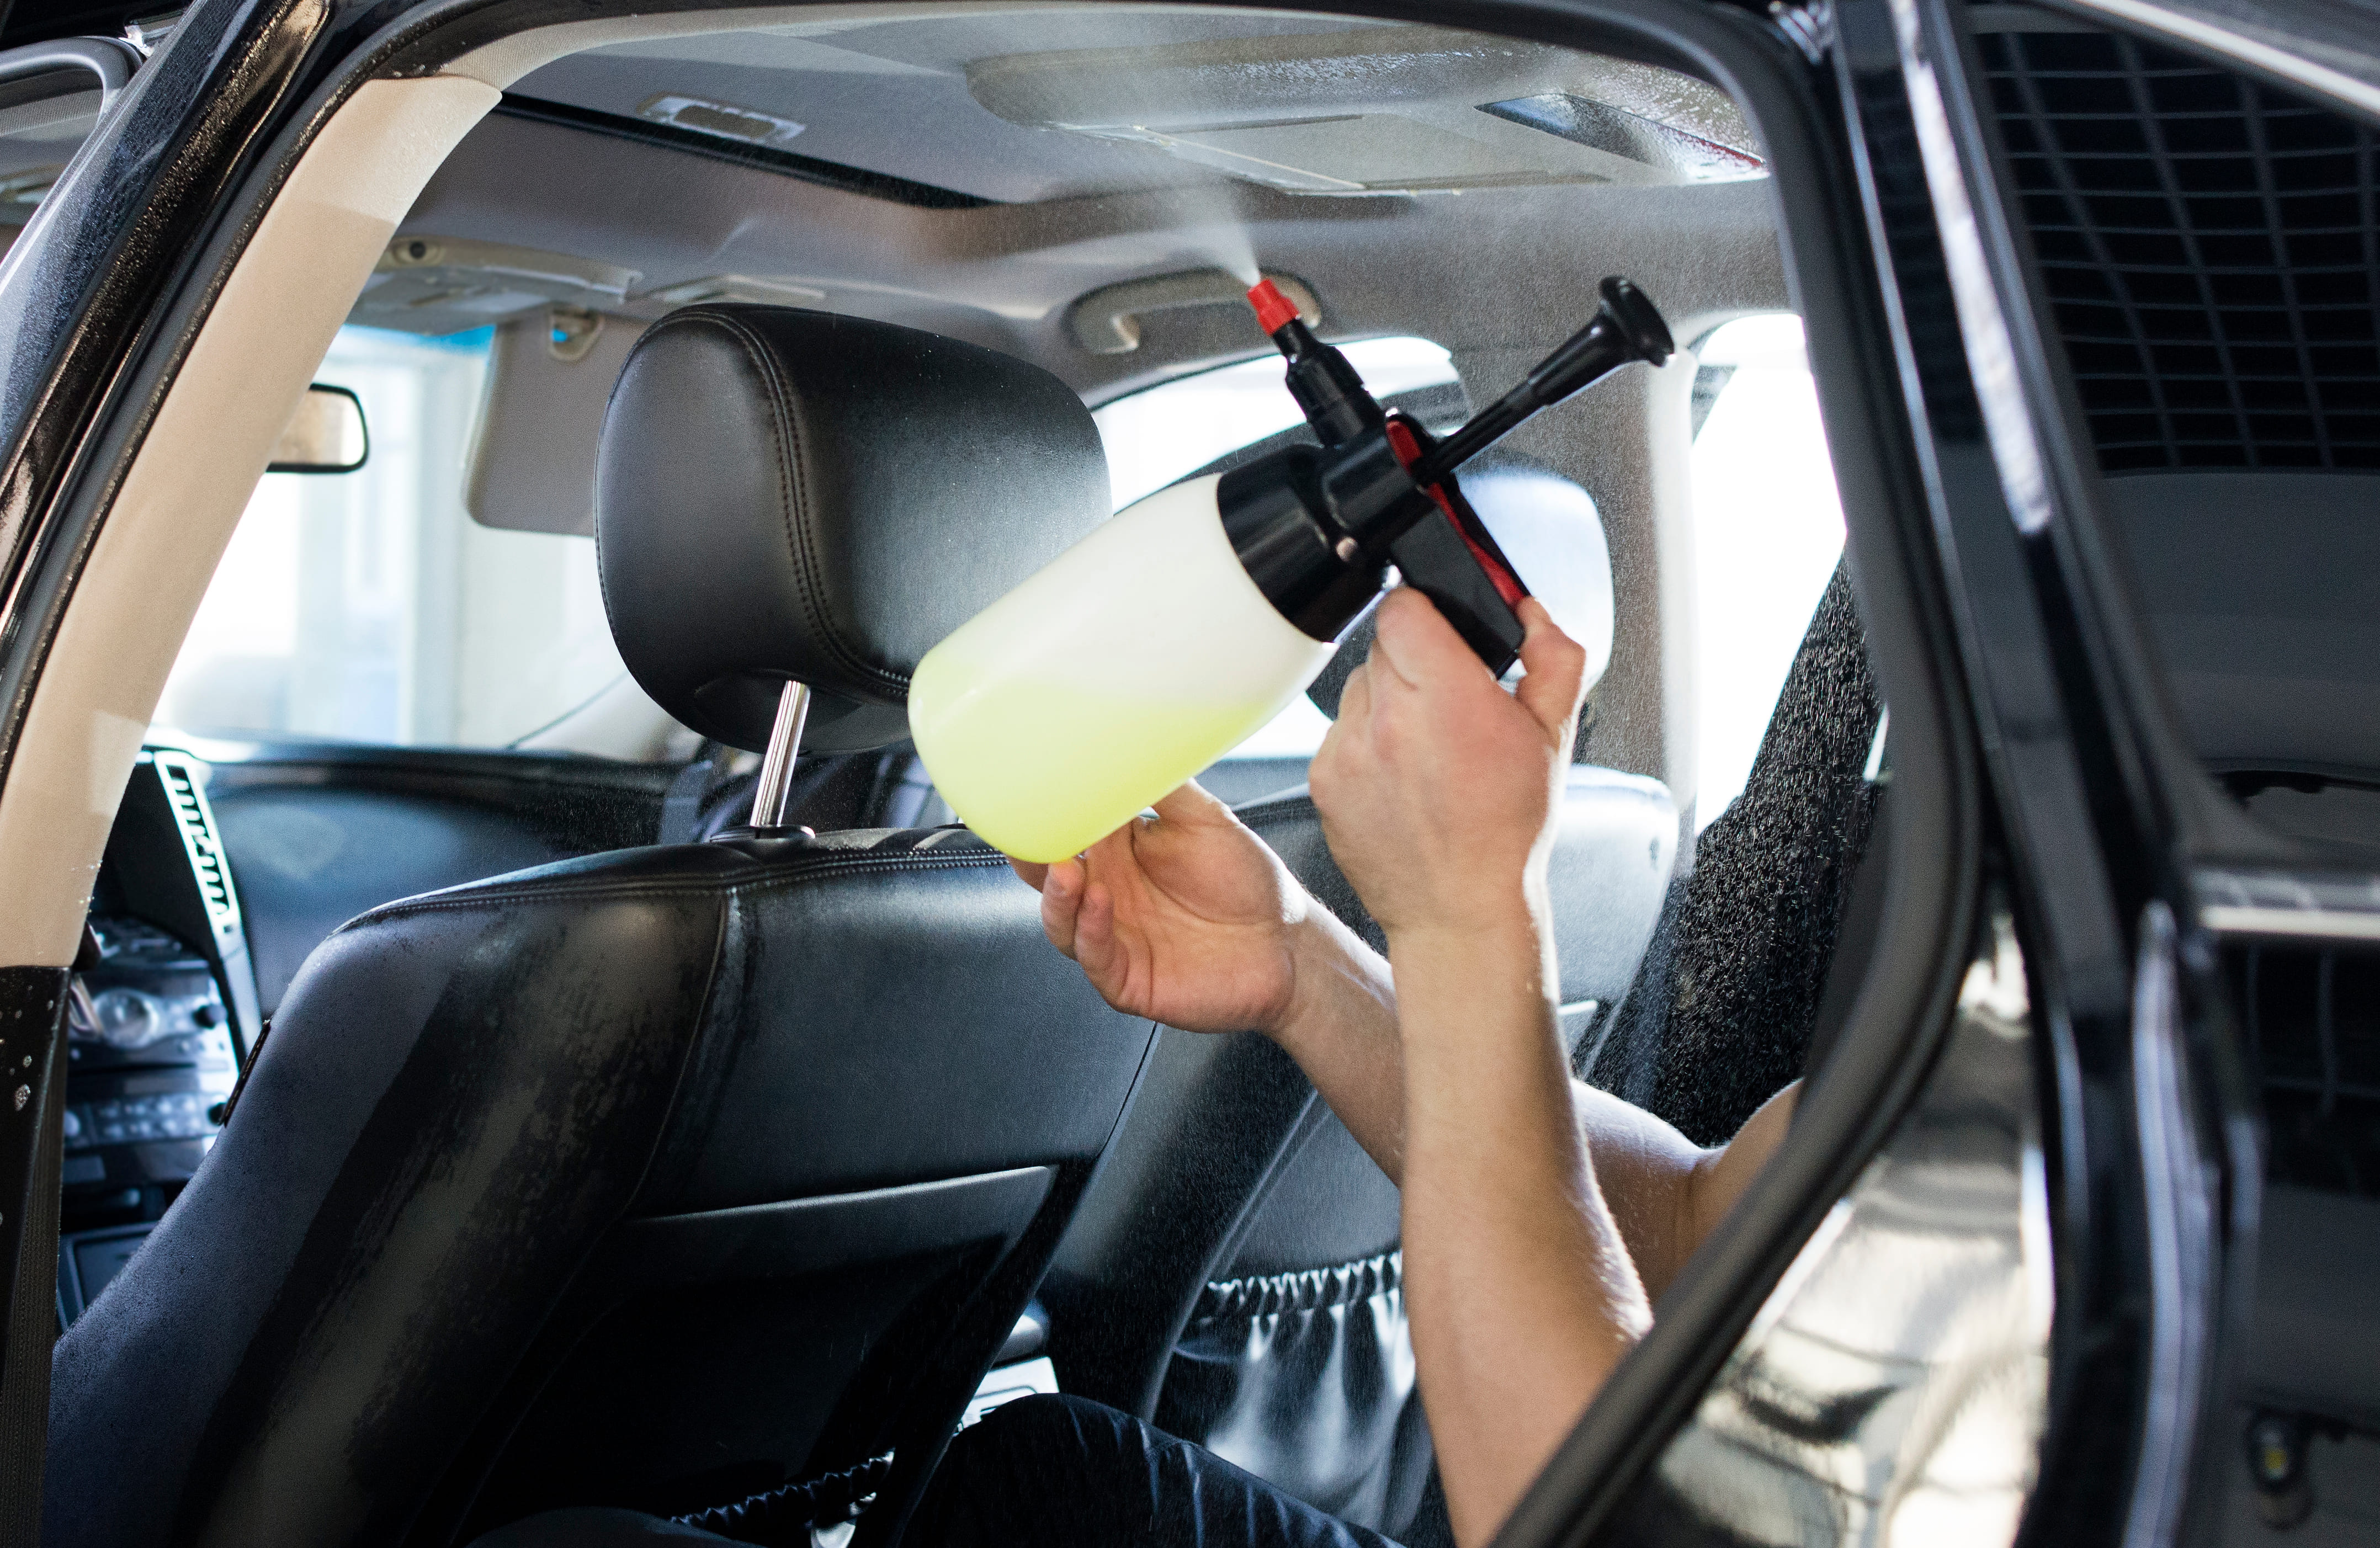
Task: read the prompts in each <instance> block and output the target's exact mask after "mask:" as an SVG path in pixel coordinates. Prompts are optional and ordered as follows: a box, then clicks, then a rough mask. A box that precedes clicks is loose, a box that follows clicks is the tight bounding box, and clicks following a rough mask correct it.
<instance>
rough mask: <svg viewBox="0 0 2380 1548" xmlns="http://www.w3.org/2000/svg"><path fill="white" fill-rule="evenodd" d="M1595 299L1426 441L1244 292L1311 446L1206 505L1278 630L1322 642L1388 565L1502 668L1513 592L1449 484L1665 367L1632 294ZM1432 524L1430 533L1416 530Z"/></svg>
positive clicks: (1624, 291)
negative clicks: (1549, 343) (1557, 420)
mask: <svg viewBox="0 0 2380 1548" xmlns="http://www.w3.org/2000/svg"><path fill="white" fill-rule="evenodd" d="M1601 288H1602V296H1603V304H1602V306H1601V307H1600V308H1597V312H1596V314H1595V316H1594V317H1593V318H1592V319H1591V320H1589V321H1588V322H1587V324H1586V326H1585V327H1584V328H1582V329H1580V330H1579V331H1578V332H1577V333H1574V334H1573V335H1572V336H1571V337H1570V338H1569V339H1568V340H1567V341H1566V342H1564V343H1563V345H1561V347H1560V348H1559V349H1556V350H1555V351H1554V352H1553V353H1552V354H1551V355H1549V356H1548V357H1546V358H1545V359H1544V360H1543V361H1542V362H1540V363H1539V364H1538V366H1537V367H1536V369H1534V370H1532V371H1530V372H1529V374H1528V375H1527V376H1526V377H1524V379H1523V380H1522V381H1521V383H1520V384H1519V385H1518V386H1516V387H1514V388H1513V389H1512V391H1511V392H1509V393H1505V394H1504V395H1503V396H1502V397H1500V398H1499V399H1497V400H1496V401H1495V402H1494V403H1492V404H1490V405H1488V407H1487V408H1485V409H1483V410H1481V411H1480V412H1479V413H1478V414H1476V415H1475V416H1473V417H1471V418H1470V419H1469V420H1468V421H1466V422H1465V423H1464V424H1463V427H1462V428H1461V429H1457V430H1455V431H1453V432H1452V433H1451V434H1450V435H1448V436H1447V437H1446V439H1445V440H1443V441H1439V440H1438V439H1436V438H1435V437H1433V436H1432V435H1431V434H1430V432H1429V431H1428V429H1427V428H1425V427H1424V426H1423V425H1422V424H1421V423H1420V422H1419V421H1417V420H1415V419H1413V418H1412V417H1409V416H1407V415H1404V414H1403V413H1400V412H1396V411H1393V410H1385V409H1383V408H1382V407H1381V406H1380V405H1379V403H1378V400H1376V399H1375V398H1374V397H1373V396H1372V394H1371V393H1370V391H1369V390H1368V389H1366V387H1365V385H1364V380H1363V377H1362V376H1361V375H1360V374H1359V373H1357V371H1356V370H1355V369H1354V366H1353V365H1351V364H1350V363H1349V362H1348V360H1347V357H1345V356H1344V355H1342V354H1341V353H1340V352H1339V351H1338V350H1336V349H1333V348H1332V347H1330V345H1327V344H1324V343H1323V342H1322V341H1321V340H1320V339H1319V338H1318V337H1317V336H1316V335H1315V333H1314V331H1313V330H1312V329H1311V328H1309V327H1307V326H1306V324H1305V320H1304V319H1302V318H1300V317H1299V316H1298V314H1297V308H1296V307H1295V306H1294V305H1293V304H1292V303H1291V302H1290V300H1289V298H1288V297H1287V296H1283V295H1282V294H1281V291H1280V290H1279V289H1278V288H1277V287H1275V285H1274V284H1273V283H1272V282H1271V281H1270V280H1260V281H1258V282H1257V285H1256V286H1255V288H1253V289H1251V290H1250V291H1249V292H1248V304H1249V305H1250V306H1252V307H1254V308H1256V314H1257V323H1258V325H1259V326H1261V327H1262V328H1263V329H1264V331H1265V332H1266V333H1268V334H1269V335H1270V337H1271V338H1272V341H1273V344H1274V345H1275V346H1276V347H1278V348H1279V349H1280V350H1281V354H1282V356H1283V357H1286V359H1287V360H1288V386H1289V391H1290V394H1291V395H1292V396H1293V397H1294V398H1295V399H1296V400H1297V404H1298V406H1299V407H1300V408H1302V409H1303V410H1305V417H1306V422H1307V423H1308V424H1310V425H1312V426H1313V428H1314V433H1315V438H1316V439H1317V440H1318V441H1320V442H1321V443H1322V444H1321V449H1320V450H1319V451H1317V450H1316V449H1315V448H1312V447H1291V448H1289V449H1288V450H1286V451H1284V452H1281V453H1278V454H1274V455H1273V456H1270V457H1267V458H1265V459H1263V460H1261V461H1259V462H1257V463H1253V464H1251V465H1249V466H1246V467H1244V468H1240V469H1238V470H1236V471H1235V472H1233V473H1229V474H1226V475H1224V477H1223V480H1222V483H1221V485H1220V488H1219V489H1218V490H1217V501H1218V503H1219V504H1220V507H1221V510H1222V516H1223V526H1224V529H1225V531H1226V532H1228V533H1230V534H1231V537H1232V540H1233V548H1234V549H1236V550H1238V551H1239V554H1240V557H1241V560H1242V562H1243V563H1244V564H1245V565H1246V566H1247V569H1248V574H1249V575H1250V577H1251V578H1252V579H1254V580H1255V581H1256V582H1257V586H1258V587H1259V588H1260V589H1262V590H1263V591H1264V592H1265V594H1266V595H1267V596H1268V597H1269V598H1270V599H1272V600H1273V602H1274V605H1275V606H1276V607H1279V608H1280V609H1281V613H1282V616H1284V617H1286V618H1288V619H1289V620H1290V622H1292V623H1295V624H1296V625H1297V626H1298V627H1299V628H1300V629H1302V630H1304V631H1305V633H1306V634H1308V635H1313V636H1315V637H1317V638H1320V639H1330V638H1333V637H1335V636H1336V635H1337V634H1338V631H1339V630H1340V629H1341V628H1343V627H1344V626H1345V624H1346V623H1347V622H1348V621H1349V620H1350V619H1352V618H1354V615H1355V614H1356V613H1357V612H1360V611H1362V610H1363V608H1364V607H1365V606H1366V604H1367V603H1368V602H1369V601H1370V600H1371V599H1372V598H1373V597H1374V596H1376V595H1378V592H1379V589H1380V587H1381V586H1382V585H1383V584H1384V582H1385V580H1386V573H1387V570H1388V568H1389V566H1390V565H1394V566H1395V567H1396V568H1397V569H1398V570H1399V571H1400V572H1402V573H1403V576H1404V578H1405V580H1406V582H1407V583H1408V584H1410V585H1412V586H1413V587H1415V588H1416V589H1418V590H1419V591H1421V592H1422V593H1423V594H1424V595H1425V596H1427V597H1428V598H1429V599H1430V600H1431V601H1432V602H1433V603H1435V604H1437V606H1438V609H1439V612H1440V613H1442V614H1444V615H1445V617H1446V620H1447V622H1448V623H1451V624H1452V625H1453V626H1454V628H1455V631H1456V632H1457V633H1458V634H1460V635H1462V636H1463V640H1464V642H1465V643H1466V644H1468V645H1469V646H1470V647H1471V648H1472V649H1473V651H1474V652H1475V653H1476V654H1477V655H1478V657H1479V658H1480V659H1481V660H1483V661H1485V662H1487V664H1488V669H1489V670H1490V671H1495V672H1498V673H1501V672H1502V671H1504V670H1505V669H1506V668H1507V667H1509V666H1511V665H1512V660H1513V659H1514V657H1515V656H1516V655H1517V654H1518V653H1519V651H1520V647H1521V635H1522V628H1521V622H1520V618H1519V615H1518V614H1517V613H1516V612H1515V611H1513V610H1514V609H1515V608H1517V607H1518V606H1519V605H1520V600H1521V599H1522V598H1524V597H1525V596H1527V595H1528V588H1527V587H1526V586H1525V585H1524V583H1523V581H1522V580H1521V577H1520V575H1519V574H1518V573H1517V572H1516V571H1515V570H1514V569H1513V567H1512V562H1511V561H1510V560H1508V559H1507V558H1505V556H1504V552H1503V550H1501V549H1500V548H1498V547H1497V545H1496V539H1495V538H1492V537H1490V536H1489V535H1488V528H1487V527H1486V526H1485V525H1483V524H1482V523H1481V522H1480V520H1479V517H1478V514H1477V513H1475V512H1474V511H1473V510H1472V508H1471V505H1470V502H1468V501H1466V500H1465V499H1464V498H1463V490H1462V489H1461V487H1460V485H1459V484H1458V483H1457V482H1456V480H1455V469H1456V468H1458V467H1460V466H1462V465H1463V463H1465V462H1467V461H1469V460H1470V459H1471V458H1473V457H1474V456H1476V455H1477V454H1479V453H1481V452H1483V451H1485V450H1487V449H1488V447H1489V446H1491V445H1493V444H1495V442H1497V441H1500V440H1501V439H1502V438H1503V437H1504V436H1506V435H1507V434H1509V433H1511V432H1512V430H1513V429H1516V428H1517V427H1518V426H1520V425H1521V424H1522V423H1523V422H1524V421H1525V420H1527V419H1528V418H1530V417H1532V416H1534V415H1536V413H1537V412H1539V411H1540V410H1542V409H1546V408H1550V407H1552V406H1553V405H1556V404H1559V403H1561V402H1562V401H1564V400H1565V399H1567V398H1569V397H1571V396H1572V395H1573V394H1574V393H1577V392H1579V391H1580V390H1581V389H1583V388H1585V387H1586V386H1588V385H1590V384H1591V383H1593V382H1595V381H1600V380H1601V379H1602V378H1603V377H1605V376H1608V375H1609V374H1610V373H1611V372H1612V371H1614V370H1617V369H1619V368H1620V367H1621V366H1624V365H1626V364H1628V363H1629V362H1630V361H1632V360H1643V361H1645V362H1646V363H1647V364H1650V365H1656V366H1658V365H1659V364H1661V363H1662V362H1663V361H1664V360H1667V359H1668V358H1669V357H1670V354H1671V353H1672V351H1673V350H1674V349H1675V348H1676V345H1674V344H1673V343H1672V342H1671V340H1670V330H1669V327H1668V325H1667V324H1666V323H1664V322H1663V321H1662V320H1661V314H1660V312H1659V310H1658V308H1655V307H1654V305H1653V303H1652V301H1651V300H1650V299H1649V298H1647V297H1646V296H1645V293H1644V292H1643V291H1642V290H1639V289H1638V288H1637V287H1636V286H1635V284H1633V283H1632V282H1630V281H1628V280H1625V279H1621V278H1620V277H1618V276H1617V275H1615V276H1613V277H1611V278H1609V279H1607V280H1605V281H1604V282H1603V284H1602V287H1601ZM1433 513H1435V514H1438V515H1439V516H1441V517H1443V518H1444V519H1443V520H1439V521H1430V520H1425V519H1424V518H1426V517H1427V516H1429V515H1431V514H1433ZM1301 528H1303V530H1301Z"/></svg>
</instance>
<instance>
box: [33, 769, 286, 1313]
mask: <svg viewBox="0 0 2380 1548" xmlns="http://www.w3.org/2000/svg"><path fill="white" fill-rule="evenodd" d="M75 968H76V972H75V975H74V981H73V986H72V989H71V992H70V995H69V998H68V1004H67V1105H66V1120H65V1131H66V1133H65V1139H66V1155H65V1162H64V1168H63V1170H62V1172H61V1174H60V1182H61V1185H62V1187H61V1193H60V1199H59V1236H58V1319H59V1323H60V1325H61V1326H64V1325H65V1324H69V1323H72V1322H73V1321H74V1320H75V1318H77V1317H79V1315H81V1313H82V1309H83V1308H84V1307H85V1306H87V1305H89V1304H90V1303H91V1299H92V1298H93V1297H94V1296H96V1295H98V1293H99V1291H100V1289H101V1288H103V1286H105V1285H106V1283H107V1281H108V1280H109V1279H111V1278H113V1277H114V1276H115V1273H116V1271H117V1270H119V1269H121V1268H122V1267H123V1266H124V1264H125V1262H126V1261H127V1260H128V1258H130V1256H131V1255H132V1252H133V1251H134V1249H136V1248H137V1247H139V1245H140V1240H141V1239H142V1238H143V1237H145V1236H147V1235H148V1233H149V1231H150V1229H151V1228H152V1226H154V1224H155V1223H156V1221H157V1219H158V1218H159V1216H161V1215H164V1211H165V1207H166V1206H167V1205H168V1204H170V1203H172V1202H173V1200H174V1197H175V1195H176V1194H177V1193H178V1192H180V1191H181V1188H182V1185H183V1184H184V1183H186V1182H188V1180H189V1179H190V1175H191V1174H192V1173H193V1172H194V1171H196V1170H197V1169H198V1165H199V1162H200V1159H201V1158H202V1157H204V1156H205V1155H206V1153H207V1148H208V1147H209V1146H210V1145H212V1143H214V1136H215V1134H216V1133H217V1132H218V1131H220V1129H221V1127H222V1117H223V1108H224V1104H225V1102H227V1101H228V1100H229V1098H230V1097H231V1094H232V1091H233V1087H234V1085H235V1084H236V1082H237V1080H238V1073H239V1069H240V1065H241V1063H242V1062H243V1060H244V1059H245V1058H246V1056H247V1054H248V1051H249V1049H250V1048H251V1047H253V1046H254V1045H255V1042H256V1039H257V1037H258V1035H259V1034H260V1033H261V1027H262V1021H263V1019H262V1017H261V1015H260V1014H259V1012H258V1010H257V998H256V980H255V975H254V974H253V972H251V970H250V968H249V954H248V944H247V936H246V932H245V929H244V928H243V926H242V924H241V917H240V910H239V898H238V894H237V889H236V888H235V885H234V883H233V880H232V874H231V866H230V864H229V862H228V860H227V859H226V857H225V854H224V852H223V845H222V842H221V838H220V834H219V831H218V829H217V828H216V826H215V820H214V814H213V811H212V808H211V807H210V806H209V805H208V804H207V797H206V788H205V771H204V768H203V767H202V766H200V764H198V763H197V761H196V760H195V759H192V758H190V757H189V756H187V755H185V754H182V753H179V752H176V751H175V750H172V749H169V748H162V747H152V748H145V749H143V750H142V752H141V754H140V760H139V762H138V763H137V764H135V766H134V768H133V771H132V780H131V782H130V785H129V786H128V789H127V791H126V792H125V798H124V804H123V805H122V807H121V808H119V810H118V812H117V815H116V820H115V828H114V830H113V831H112V832H111V834H110V835H109V838H108V843H107V852H106V856H105V858H104V860H103V862H102V863H101V866H100V874H99V877H98V880H97V883H96V885H95V886H94V888H93V889H92V895H91V919H90V927H89V930H88V932H87V933H86V936H85V938H84V941H83V948H82V952H81V954H80V956H79V958H78V959H77V961H76V964H75Z"/></svg>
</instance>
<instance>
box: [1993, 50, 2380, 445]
mask: <svg viewBox="0 0 2380 1548" xmlns="http://www.w3.org/2000/svg"><path fill="white" fill-rule="evenodd" d="M1977 42H1978V44H1979V45H1980V48H1981V52H1982V57H1983V62H1984V68H1985V77H1986V79H1987V80H1988V83H1989V88H1990V92H1991V101H1992V103H1993V107H1994V110H1995V112H1996V113H1997V115H1998V120H1999V126H2000V134H2001V139H2002V140H2003V142H2004V144H2005V146H2006V149H2007V151H2008V154H2009V159H2010V163H2011V165H2012V169H2013V171H2014V174H2015V180H2016V185H2017V192H2018V195H2019V197H2020V199H2021V200H2022V212H2023V218H2024V220H2025V222H2026V224H2028V225H2029V226H2030V228H2031V230H2032V234H2033V245H2034V251H2035V253H2036V254H2037V256H2038V257H2039V259H2040V262H2041V269H2042V280H2043V284H2044V286H2045V288H2046V290H2047V292H2048V296H2049V299H2050V302H2051V306H2052V310H2053V312H2054V315H2055V318H2056V321H2057V326H2058V332H2059V333H2061V334H2062V335H2063V336H2064V339H2065V344H2066V351H2067V357H2068V360H2069V363H2070V366H2071V368H2072V370H2073V375H2074V380H2075V385H2076V388H2077V390H2078V392H2079V393H2080V394H2081V397H2082V400H2083V412H2084V414H2085V415H2086V417H2088V419H2089V421H2090V427H2091V436H2092V440H2093V441H2094V442H2095V445H2096V446H2097V449H2098V454H2099V464H2100V466H2101V468H2102V470H2103V471H2106V472H2108V473H2123V472H2137V471H2143V470H2149V469H2165V468H2226V467H2229V468H2375V467H2380V325H2376V324H2380V215H2375V211H2374V132H2373V131H2372V130H2371V129H2369V128H2366V127H2362V126H2361V125H2359V124H2357V123H2355V122H2353V121H2351V120H2350V119H2348V118H2345V117H2342V116H2341V115H2338V114H2336V113H2332V112H2329V111H2326V110H2325V109H2323V108H2320V107H2315V106H2312V105H2309V104H2307V103H2301V102H2299V101H2297V100H2296V99H2294V98H2290V97H2287V96H2283V95H2281V94H2280V93H2278V92H2276V91H2270V90H2268V89H2266V88H2265V87H2262V86H2259V85H2257V84H2255V83H2253V82H2251V81H2247V80H2243V79H2240V78H2239V77H2237V76H2233V75H2228V74H2226V73H2224V72H2223V71H2220V70H2217V69H2214V68H2212V67H2208V66H2205V65H2203V64H2200V63H2198V62H2197V61H2195V60H2193V59H2191V58H2189V57H2187V56H2185V55H2183V54H2177V53H2175V52H2173V51H2172V50H2170V49H2164V48H2159V47H2156V46H2155V45H2152V44H2146V43H2142V42H2136V41H2134V40H2132V39H2131V38H2125V37H2119V36H2115V35H2113V34H2109V33H2103V32H2088V31H2057V32H1996V33H1986V34H1985V35H1984V36H1982V37H1980V38H1979V39H1978V40H1977Z"/></svg>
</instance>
